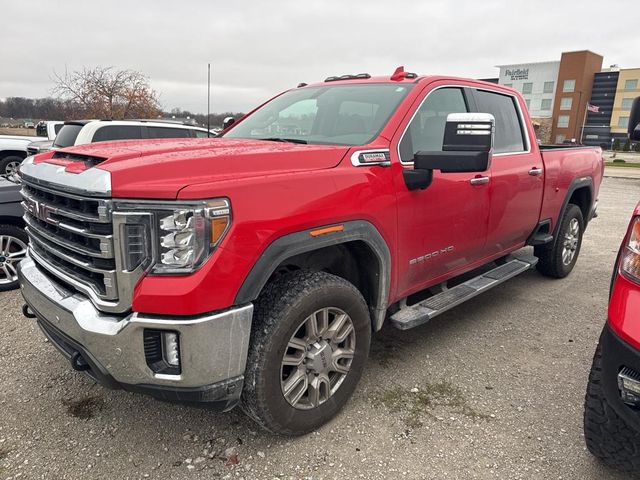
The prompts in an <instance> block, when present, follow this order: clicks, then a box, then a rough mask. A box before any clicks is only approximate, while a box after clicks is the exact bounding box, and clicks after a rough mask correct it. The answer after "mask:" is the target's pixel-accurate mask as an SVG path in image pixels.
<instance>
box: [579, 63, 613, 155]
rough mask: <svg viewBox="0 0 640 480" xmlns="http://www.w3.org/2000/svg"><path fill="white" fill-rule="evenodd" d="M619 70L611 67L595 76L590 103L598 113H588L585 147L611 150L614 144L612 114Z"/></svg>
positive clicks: (584, 134) (583, 137) (584, 136)
mask: <svg viewBox="0 0 640 480" xmlns="http://www.w3.org/2000/svg"><path fill="white" fill-rule="evenodd" d="M619 70H620V69H618V68H616V67H611V68H607V69H604V70H603V71H602V72H598V73H596V74H595V75H594V78H593V89H592V90H591V99H590V100H589V103H590V104H591V105H592V106H593V107H595V108H596V109H597V110H598V111H597V112H594V111H587V122H586V124H585V126H584V132H583V134H582V143H584V144H585V145H592V146H601V147H603V148H610V147H611V144H612V143H613V142H612V137H611V114H612V112H613V104H614V100H615V97H616V89H617V85H618V76H619V74H620V72H619Z"/></svg>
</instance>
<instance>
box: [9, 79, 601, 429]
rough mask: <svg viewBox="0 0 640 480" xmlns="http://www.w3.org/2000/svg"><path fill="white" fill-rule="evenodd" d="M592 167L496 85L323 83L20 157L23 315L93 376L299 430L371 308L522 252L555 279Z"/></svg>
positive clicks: (425, 307)
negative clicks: (200, 119) (182, 129)
mask: <svg viewBox="0 0 640 480" xmlns="http://www.w3.org/2000/svg"><path fill="white" fill-rule="evenodd" d="M228 123H230V122H228ZM602 173H603V161H602V155H601V151H600V149H599V148H586V147H565V148H562V147H548V148H547V147H545V148H541V147H539V146H538V144H537V142H536V140H535V136H534V131H533V127H532V124H531V122H530V120H529V117H528V115H527V108H526V106H525V102H524V100H523V98H522V96H521V95H520V94H519V93H518V92H516V91H514V90H512V89H509V88H505V87H502V86H498V85H494V84H490V83H484V82H481V81H476V80H468V79H460V78H450V77H439V76H418V75H416V74H413V73H407V72H404V70H403V69H402V68H399V69H398V70H397V71H396V72H395V73H394V74H393V75H392V76H390V77H389V76H386V77H371V76H370V75H368V74H360V75H345V76H342V77H329V78H327V79H326V80H325V81H324V82H320V83H316V84H313V85H306V84H301V85H300V86H299V87H298V88H295V89H292V90H289V91H286V92H284V93H283V94H281V95H279V96H277V97H275V98H273V99H272V100H270V101H268V102H266V103H265V104H263V105H262V106H260V107H258V108H256V109H255V110H254V111H252V112H251V113H249V114H248V115H246V116H244V117H243V118H242V119H240V120H239V121H237V122H235V123H234V124H232V125H231V126H228V128H227V129H226V130H225V131H224V132H223V134H222V135H221V137H220V138H215V139H192V140H145V141H127V142H113V143H102V144H92V145H82V146H78V147H72V148H68V149H62V150H60V151H57V152H48V153H44V154H42V155H38V156H35V157H32V158H28V159H27V160H26V161H25V163H24V164H23V165H22V167H21V175H22V180H23V190H22V193H23V196H24V206H25V210H26V212H27V213H26V215H25V219H26V224H27V230H28V233H29V240H30V243H29V256H28V258H27V259H25V260H23V261H22V263H21V264H20V268H19V279H20V284H21V288H22V293H23V295H24V298H25V300H26V305H25V307H24V313H25V315H26V316H29V317H34V318H37V321H38V324H39V325H40V327H41V328H42V330H43V331H44V333H45V335H47V337H49V339H50V340H51V342H52V343H53V344H54V345H55V346H56V347H57V348H58V349H59V350H60V351H61V352H62V353H63V354H64V355H65V356H66V357H67V358H68V359H69V360H70V362H71V366H72V367H73V368H74V369H76V370H81V371H84V372H85V373H87V374H88V375H90V376H91V377H93V378H94V379H95V380H97V381H98V382H100V383H102V384H104V385H108V386H111V387H120V388H124V389H127V390H131V391H138V392H143V393H148V394H151V395H153V396H155V397H157V398H161V399H166V400H172V401H182V402H204V403H207V404H209V406H211V407H213V408H217V409H220V410H228V409H230V408H232V407H233V406H235V405H236V404H238V403H240V405H241V407H242V408H243V410H244V411H245V412H246V413H247V414H249V415H250V416H251V417H252V418H253V419H255V420H256V421H257V422H258V423H259V424H261V425H262V426H263V427H265V428H267V429H269V430H270V431H272V432H277V433H280V434H291V435H293V434H302V433H305V432H309V431H311V430H313V429H315V428H317V427H319V426H320V425H322V424H323V423H325V422H327V421H328V420H329V419H331V418H332V417H333V416H334V415H336V413H337V412H338V411H339V410H340V408H341V407H342V406H343V405H344V404H345V403H346V402H347V400H348V399H349V397H350V396H351V394H352V393H353V391H354V390H355V388H356V385H357V383H358V380H359V379H360V376H361V375H362V372H363V369H364V365H365V362H366V359H367V355H368V352H369V343H370V340H371V335H372V333H373V332H376V331H378V330H380V328H381V327H382V325H383V323H384V322H385V321H388V322H391V324H392V325H395V326H396V327H398V328H401V329H407V328H411V327H415V326H416V325H420V324H422V323H424V322H426V321H428V320H429V319H431V318H433V317H434V316H436V315H438V314H440V313H442V312H444V311H446V310H448V309H450V308H452V307H453V306H455V305H458V304H460V303H461V302H463V301H465V300H467V299H470V298H472V297H474V296H476V295H477V294H479V293H481V292H483V291H485V290H487V289H489V288H492V287H494V286H496V285H499V284H500V283H501V282H504V281H506V280H507V279H510V278H512V277H514V276H515V275H517V274H519V273H521V272H523V271H525V270H527V269H529V268H531V267H533V266H534V265H536V264H537V268H538V269H539V270H540V271H541V272H542V273H543V274H545V275H549V276H551V277H564V276H566V275H567V274H569V272H570V271H571V270H572V268H573V266H574V265H575V262H576V259H577V257H578V253H579V251H580V244H581V240H582V235H583V232H584V230H585V227H586V226H587V223H588V222H589V220H590V219H591V218H592V217H593V216H594V215H595V212H596V205H597V202H596V200H597V196H598V189H599V186H600V181H601V179H602ZM526 245H534V246H535V247H534V253H535V257H533V256H531V255H529V256H526V255H525V256H522V255H520V256H519V257H516V256H512V255H511V254H512V253H513V252H515V251H516V250H519V249H521V248H522V247H524V246H526ZM518 254H521V252H518ZM463 274H464V275H465V276H464V277H463V278H462V279H461V278H460V277H461V275H463Z"/></svg>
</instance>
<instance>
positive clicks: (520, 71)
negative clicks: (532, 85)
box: [504, 68, 529, 80]
mask: <svg viewBox="0 0 640 480" xmlns="http://www.w3.org/2000/svg"><path fill="white" fill-rule="evenodd" d="M504 75H505V77H509V78H510V79H511V80H528V79H529V69H528V68H516V69H514V70H511V69H506V70H505V72H504Z"/></svg>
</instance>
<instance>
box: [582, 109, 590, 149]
mask: <svg viewBox="0 0 640 480" xmlns="http://www.w3.org/2000/svg"><path fill="white" fill-rule="evenodd" d="M588 111H589V102H587V104H586V105H585V106H584V119H583V120H582V130H580V144H582V137H583V136H584V125H585V123H587V112H588Z"/></svg>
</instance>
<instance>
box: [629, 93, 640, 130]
mask: <svg viewBox="0 0 640 480" xmlns="http://www.w3.org/2000/svg"><path fill="white" fill-rule="evenodd" d="M627 128H628V130H627V132H628V133H629V138H630V139H631V140H640V97H636V98H635V100H633V104H632V105H631V113H630V114H629V126H628V127H627Z"/></svg>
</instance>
